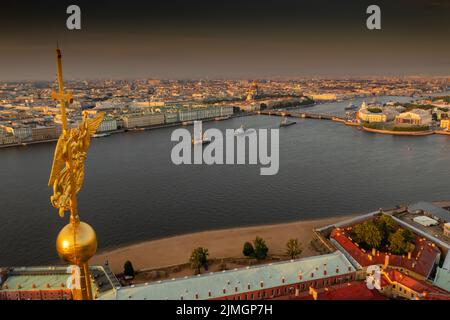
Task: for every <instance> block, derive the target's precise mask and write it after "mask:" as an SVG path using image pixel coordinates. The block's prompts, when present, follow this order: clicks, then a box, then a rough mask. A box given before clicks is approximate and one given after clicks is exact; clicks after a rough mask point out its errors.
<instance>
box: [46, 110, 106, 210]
mask: <svg viewBox="0 0 450 320" xmlns="http://www.w3.org/2000/svg"><path fill="white" fill-rule="evenodd" d="M103 117H104V113H100V114H98V115H97V116H96V117H94V118H89V117H88V115H87V113H86V112H83V121H82V122H81V124H80V125H79V126H78V127H77V128H72V129H69V130H67V131H63V133H62V134H61V136H60V137H59V139H58V143H57V145H56V149H55V156H54V160H53V166H52V171H51V174H50V180H49V182H48V185H49V186H53V196H52V197H51V198H50V199H51V203H52V205H53V206H54V207H55V208H57V209H59V215H60V216H61V217H63V216H64V212H66V211H71V210H73V209H74V208H75V209H76V203H73V202H74V199H75V198H74V197H75V196H76V194H77V193H78V192H79V191H80V189H81V186H82V184H83V179H84V161H85V160H86V152H87V150H88V148H89V145H90V138H91V136H92V135H93V134H94V133H95V132H96V131H97V129H98V127H99V126H100V124H101V123H102V121H103ZM74 214H76V213H74Z"/></svg>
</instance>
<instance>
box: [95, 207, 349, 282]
mask: <svg viewBox="0 0 450 320" xmlns="http://www.w3.org/2000/svg"><path fill="white" fill-rule="evenodd" d="M350 217H352V216H350V215H347V216H340V217H333V218H325V219H317V220H305V221H297V222H290V223H283V224H273V225H263V226H254V227H243V228H232V229H223V230H213V231H204V232H197V233H192V234H186V235H180V236H174V237H170V238H164V239H158V240H151V241H145V242H141V243H138V244H134V245H130V246H125V247H121V248H117V249H113V250H110V251H104V252H99V253H98V254H97V255H96V256H94V257H93V258H92V259H91V261H90V264H92V265H95V264H103V263H104V262H105V261H106V260H108V263H109V265H110V267H111V268H112V270H113V272H116V273H120V272H122V271H123V264H124V262H125V261H126V260H130V261H131V262H132V263H133V266H134V268H135V269H147V268H158V267H164V266H171V265H176V264H182V263H186V262H188V260H189V257H190V254H191V252H192V249H193V248H196V247H200V246H201V247H206V248H208V251H209V258H228V257H234V258H238V257H243V255H242V247H243V244H244V242H246V241H252V240H253V239H255V237H256V236H260V237H262V238H263V239H264V240H265V241H266V244H267V246H268V247H269V254H271V255H284V254H285V245H286V242H287V241H288V239H290V238H298V240H299V241H300V242H301V243H302V246H303V253H302V255H301V256H311V255H316V254H318V253H317V252H315V251H314V250H313V249H312V248H311V247H310V241H311V237H312V230H313V228H315V227H321V226H325V225H329V224H332V223H336V222H338V221H342V220H345V219H348V218H350Z"/></svg>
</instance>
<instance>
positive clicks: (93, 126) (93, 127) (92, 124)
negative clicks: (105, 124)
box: [86, 112, 105, 136]
mask: <svg viewBox="0 0 450 320" xmlns="http://www.w3.org/2000/svg"><path fill="white" fill-rule="evenodd" d="M104 117H105V113H104V112H101V113H99V114H98V115H97V116H96V117H95V118H93V119H87V120H86V121H87V130H88V133H89V136H92V135H93V134H94V133H95V132H96V131H97V129H98V127H100V125H101V123H102V121H103V118H104Z"/></svg>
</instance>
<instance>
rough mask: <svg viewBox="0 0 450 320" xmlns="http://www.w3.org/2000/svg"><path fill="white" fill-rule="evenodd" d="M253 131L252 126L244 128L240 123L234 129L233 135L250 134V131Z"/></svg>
mask: <svg viewBox="0 0 450 320" xmlns="http://www.w3.org/2000/svg"><path fill="white" fill-rule="evenodd" d="M255 132H256V130H255V129H253V128H249V129H245V127H244V125H243V124H241V126H240V127H239V128H237V129H236V130H234V135H235V136H243V135H246V134H251V133H255Z"/></svg>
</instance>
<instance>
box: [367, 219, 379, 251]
mask: <svg viewBox="0 0 450 320" xmlns="http://www.w3.org/2000/svg"><path fill="white" fill-rule="evenodd" d="M364 225H365V226H364V242H365V243H366V244H367V245H368V246H369V247H370V248H378V247H379V246H380V244H381V241H382V240H383V235H382V234H381V232H380V230H379V229H378V228H377V226H376V225H375V224H374V223H373V222H364Z"/></svg>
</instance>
